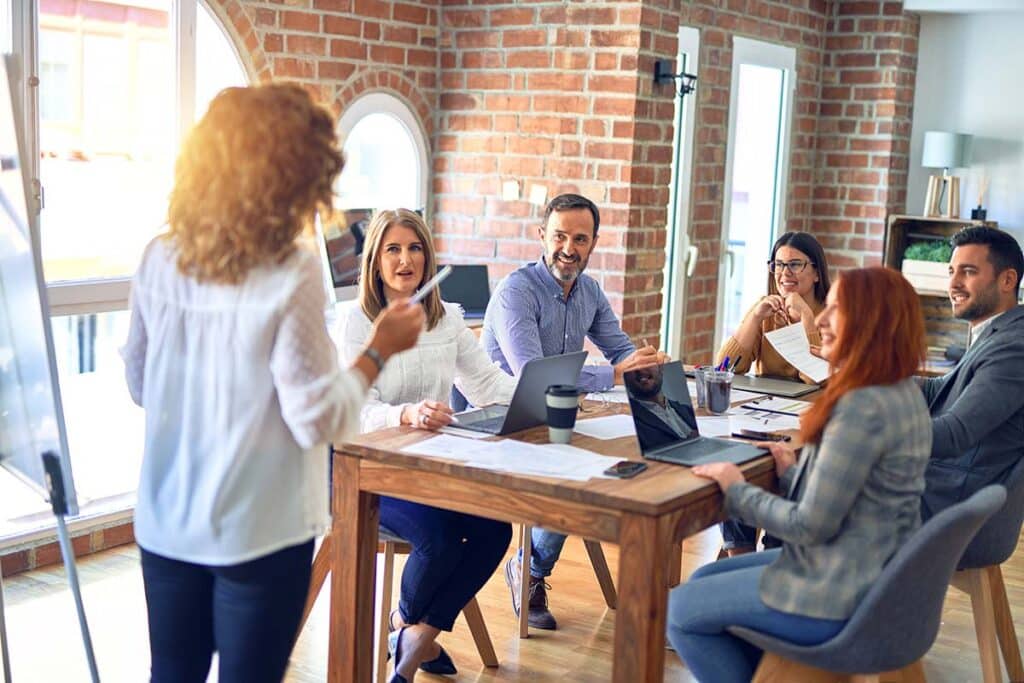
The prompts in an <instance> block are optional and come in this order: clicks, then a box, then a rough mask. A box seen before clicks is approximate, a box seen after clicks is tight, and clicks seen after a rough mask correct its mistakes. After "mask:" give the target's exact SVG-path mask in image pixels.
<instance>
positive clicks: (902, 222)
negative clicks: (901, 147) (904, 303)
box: [882, 214, 998, 348]
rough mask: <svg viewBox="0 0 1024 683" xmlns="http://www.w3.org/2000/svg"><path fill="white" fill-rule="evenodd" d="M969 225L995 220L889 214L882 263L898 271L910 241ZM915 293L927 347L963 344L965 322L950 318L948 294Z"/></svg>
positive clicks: (942, 236) (947, 234)
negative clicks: (921, 316)
mask: <svg viewBox="0 0 1024 683" xmlns="http://www.w3.org/2000/svg"><path fill="white" fill-rule="evenodd" d="M970 225H987V226H989V227H993V228H994V227H998V226H997V223H996V222H995V221H972V220H970V219H960V218H942V217H939V216H906V215H901V214H894V215H891V216H889V217H888V219H887V220H886V224H885V242H884V247H883V251H882V263H884V264H885V265H886V266H889V267H890V268H895V269H896V270H901V269H902V267H903V252H904V251H906V249H907V247H908V246H909V245H910V244H912V243H914V242H918V241H921V240H927V239H947V238H949V237H951V236H952V235H953V234H954V233H956V232H957V231H958V230H960V229H961V228H965V227H967V226H970ZM918 294H920V295H921V308H922V309H923V310H924V319H925V329H926V331H927V333H928V346H938V347H941V348H946V347H947V346H950V345H956V346H966V345H967V328H968V325H967V323H966V322H964V321H963V320H957V319H956V318H954V317H953V314H952V312H951V310H950V305H949V296H948V293H947V292H945V291H940V290H931V289H926V290H925V289H919V290H918Z"/></svg>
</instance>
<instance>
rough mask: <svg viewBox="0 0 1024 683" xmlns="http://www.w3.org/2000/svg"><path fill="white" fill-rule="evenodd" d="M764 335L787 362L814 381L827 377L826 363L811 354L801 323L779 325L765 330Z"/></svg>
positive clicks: (805, 332)
mask: <svg viewBox="0 0 1024 683" xmlns="http://www.w3.org/2000/svg"><path fill="white" fill-rule="evenodd" d="M764 336H765V338H766V339H767V340H768V341H769V342H770V343H771V345H772V346H774V347H775V350H776V351H778V352H779V355H780V356H782V357H783V358H785V359H786V362H787V363H789V364H790V365H792V366H793V367H794V368H796V369H797V370H799V371H800V372H802V373H804V374H805V375H807V376H808V377H810V378H811V379H813V380H814V381H815V382H819V383H820V382H823V381H824V380H826V379H827V378H828V363H827V362H825V361H824V360H822V359H821V358H818V357H817V356H812V355H811V343H810V342H809V341H808V340H807V331H806V330H804V326H803V323H793V324H792V325H787V326H786V327H780V328H779V329H777V330H772V331H771V332H765V335H764Z"/></svg>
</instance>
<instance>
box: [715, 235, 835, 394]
mask: <svg viewBox="0 0 1024 683" xmlns="http://www.w3.org/2000/svg"><path fill="white" fill-rule="evenodd" d="M828 290H829V278H828V262H827V261H826V260H825V250H824V249H822V248H821V244H819V243H818V240H816V239H814V237H812V236H811V235H810V234H808V233H806V232H787V233H785V234H784V235H782V236H781V237H779V239H778V240H776V242H775V244H774V246H772V254H771V258H770V259H768V294H767V295H766V296H764V297H762V298H761V299H760V300H759V301H758V302H757V303H756V304H754V305H753V307H752V308H751V309H750V310H749V311H747V314H746V315H745V316H744V317H743V322H741V323H740V326H739V329H737V330H736V333H735V334H734V335H733V336H731V337H729V339H727V340H726V341H725V343H724V344H722V348H720V349H719V350H718V355H717V356H716V359H715V365H716V366H717V365H720V364H721V363H722V361H724V360H725V359H726V357H728V358H729V359H730V364H732V363H736V368H735V372H740V373H742V372H747V371H748V370H750V368H751V366H753V367H754V373H755V374H757V375H770V376H772V377H782V378H785V379H792V380H797V381H803V382H807V383H808V384H813V383H814V381H813V380H812V379H811V378H810V377H807V376H805V375H801V373H800V371H799V370H797V369H796V368H794V367H793V366H792V365H790V364H789V363H788V362H786V359H784V358H783V357H782V356H781V355H780V354H779V352H778V351H776V350H775V348H774V347H773V346H772V345H771V344H769V343H768V342H766V341H765V338H764V335H765V333H766V332H771V331H772V330H777V329H779V328H780V327H786V326H787V325H791V324H793V323H802V324H803V326H804V330H805V331H806V332H807V338H808V339H809V340H810V342H811V345H812V346H819V345H820V344H821V338H820V337H819V336H818V330H817V328H816V327H815V325H814V318H815V316H817V315H818V314H819V313H821V309H823V308H824V307H825V296H826V295H827V294H828Z"/></svg>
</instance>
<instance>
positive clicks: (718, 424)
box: [697, 416, 732, 436]
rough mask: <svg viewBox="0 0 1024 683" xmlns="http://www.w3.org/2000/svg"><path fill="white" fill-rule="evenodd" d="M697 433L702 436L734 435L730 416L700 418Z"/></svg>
mask: <svg viewBox="0 0 1024 683" xmlns="http://www.w3.org/2000/svg"><path fill="white" fill-rule="evenodd" d="M697 431H698V432H700V435H701V436H729V434H731V433H732V429H731V428H730V426H729V417H728V416H723V417H698V418H697Z"/></svg>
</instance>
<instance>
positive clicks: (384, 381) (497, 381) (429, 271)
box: [339, 209, 516, 683]
mask: <svg viewBox="0 0 1024 683" xmlns="http://www.w3.org/2000/svg"><path fill="white" fill-rule="evenodd" d="M436 269H437V261H436V257H435V251H434V243H433V238H432V237H431V234H430V230H429V228H427V225H426V223H424V222H423V219H422V218H420V217H419V216H418V215H417V214H415V213H414V212H412V211H408V210H406V209H398V210H395V211H381V212H379V213H378V214H377V215H376V216H374V218H373V220H372V221H371V222H370V226H369V228H368V229H367V232H366V242H365V248H364V250H363V261H362V277H361V279H360V284H359V299H358V300H357V301H353V302H351V304H349V305H347V306H346V307H345V308H344V309H343V311H342V312H341V313H340V316H339V325H340V326H341V329H340V332H341V334H340V339H341V340H342V354H343V355H344V356H345V357H346V358H349V357H355V356H357V355H358V354H359V353H360V352H361V350H362V349H363V348H365V346H366V340H367V338H368V336H369V334H370V332H371V330H372V322H371V321H372V320H374V319H375V318H376V317H377V314H378V312H379V311H381V310H383V309H384V308H386V307H387V305H388V302H389V301H392V300H397V299H402V298H406V297H409V296H411V295H412V294H414V293H415V292H416V290H417V289H418V288H419V287H420V286H421V285H422V284H423V283H424V282H426V281H427V280H429V279H430V278H431V277H433V276H434V273H435V271H436ZM423 307H424V309H425V312H426V317H427V326H426V327H427V329H426V330H425V331H424V332H423V333H422V334H421V335H420V338H419V342H418V343H417V344H416V346H415V347H413V348H412V349H410V350H409V351H406V352H403V353H399V354H396V355H395V356H394V357H393V358H392V360H391V362H390V363H389V364H388V366H387V367H386V368H385V369H384V370H383V371H382V372H381V374H380V376H379V377H378V378H377V381H376V382H375V383H374V385H373V387H371V389H370V396H369V400H368V401H367V403H366V405H365V407H364V408H363V411H362V417H361V430H362V431H363V432H371V431H374V430H377V429H383V428H385V427H397V426H399V425H406V426H411V427H416V428H418V429H429V430H436V429H439V428H441V427H444V426H445V425H448V424H451V423H452V409H451V408H450V407H449V406H448V404H447V403H446V401H447V400H448V397H449V395H450V394H451V389H452V384H453V383H454V384H455V385H456V386H457V387H458V388H459V390H460V391H461V392H462V393H463V394H464V395H465V396H466V398H467V399H469V401H470V402H471V403H473V404H474V405H484V404H488V403H498V402H508V401H510V400H511V399H512V393H513V392H514V390H515V385H516V381H515V379H514V378H513V377H511V376H510V375H507V374H505V373H504V372H502V370H501V368H499V367H498V366H497V365H493V364H492V363H491V361H490V358H488V357H487V354H486V353H485V352H484V350H483V348H482V347H480V346H479V345H478V343H477V340H476V336H475V335H474V334H473V332H472V331H471V330H469V329H468V328H467V327H466V324H465V322H464V321H463V318H462V311H461V310H460V308H459V306H458V305H457V304H449V303H445V302H443V301H441V297H440V294H439V293H438V290H437V289H434V290H433V291H432V292H431V293H430V294H428V295H427V297H426V298H425V299H424V301H423ZM380 523H381V526H383V527H385V528H387V529H389V530H390V531H393V532H394V533H396V534H398V535H399V536H401V537H402V538H404V539H406V540H407V541H409V543H410V544H411V545H412V546H413V551H412V554H411V555H409V559H408V561H407V562H406V565H405V569H404V571H403V573H402V592H401V598H400V600H399V607H398V610H397V611H396V612H395V613H393V614H392V615H391V617H390V618H391V626H392V627H393V628H397V629H400V630H399V631H398V633H397V637H393V638H392V641H391V643H392V645H393V647H394V650H395V653H394V654H395V676H394V678H392V683H405V682H407V681H412V680H413V676H414V674H415V673H416V668H417V667H420V668H422V669H423V670H424V671H428V672H431V673H448V674H453V673H455V667H454V665H453V664H452V661H451V659H450V658H449V657H448V654H447V653H446V652H445V651H444V650H443V649H442V648H441V647H440V646H439V645H438V644H437V643H436V642H435V639H436V638H437V636H438V634H439V633H440V632H441V631H450V630H451V629H452V625H453V624H454V623H455V617H456V616H458V614H459V612H460V611H461V610H462V608H463V607H464V606H465V604H466V603H467V602H469V599H470V598H472V597H473V596H474V595H476V593H477V591H479V590H480V588H482V587H483V585H484V583H486V581H487V579H488V578H490V576H491V575H492V574H493V573H494V570H495V569H496V568H497V567H498V563H499V562H500V561H501V558H502V557H503V556H504V554H505V550H506V549H507V548H508V544H509V541H511V539H512V527H511V526H510V525H509V524H507V523H505V522H496V521H494V520H490V519H484V518H482V517H475V516H473V515H467V514H463V513H460V512H452V511H449V510H440V509H438V508H434V507H430V506H427V505H420V504H419V503H413V502H410V501H406V500H399V499H396V498H387V497H384V498H381V503H380Z"/></svg>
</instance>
